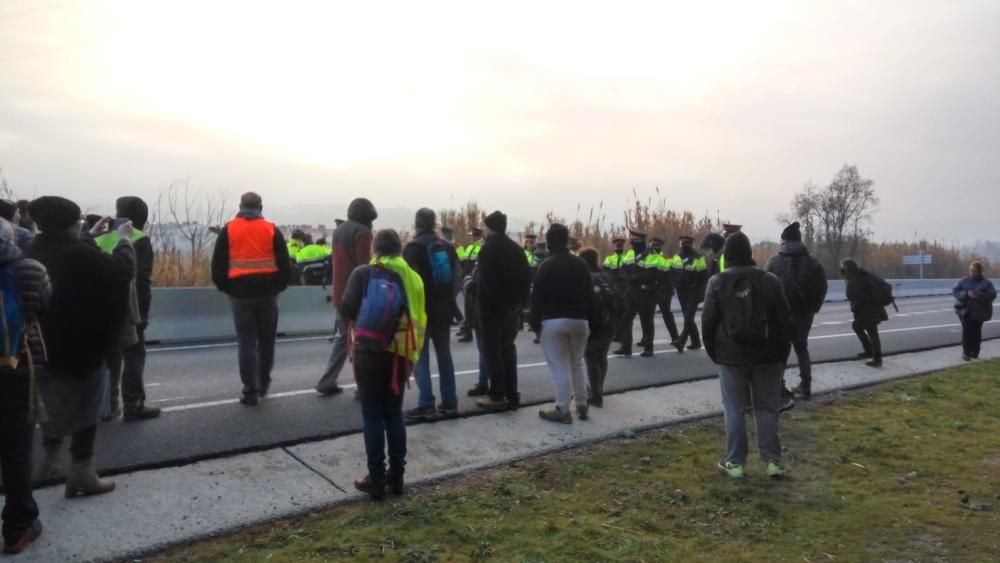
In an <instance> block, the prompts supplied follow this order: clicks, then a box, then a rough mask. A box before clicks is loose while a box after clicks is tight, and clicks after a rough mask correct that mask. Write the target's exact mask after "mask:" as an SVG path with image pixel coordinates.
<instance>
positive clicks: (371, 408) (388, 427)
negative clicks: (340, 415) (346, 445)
mask: <svg viewBox="0 0 1000 563" xmlns="http://www.w3.org/2000/svg"><path fill="white" fill-rule="evenodd" d="M396 361H402V360H400V359H399V358H397V357H396V356H395V355H394V354H392V353H391V352H365V351H362V350H357V351H355V353H354V378H355V379H356V380H357V382H358V391H359V392H360V394H361V417H362V431H363V433H364V437H365V454H366V455H367V457H368V475H369V477H370V478H371V480H372V481H374V482H384V481H385V458H386V455H385V454H386V445H387V443H388V449H389V467H390V469H391V470H393V471H396V472H399V473H402V471H403V467H404V466H405V465H406V421H405V420H404V419H403V390H404V389H405V387H406V383H405V381H400V383H399V386H398V391H399V394H398V395H397V394H396V392H394V391H393V390H392V377H393V362H396ZM398 369H399V372H398V375H399V376H400V378H402V376H403V375H404V374H405V371H406V367H405V366H404V365H400V366H399V367H398Z"/></svg>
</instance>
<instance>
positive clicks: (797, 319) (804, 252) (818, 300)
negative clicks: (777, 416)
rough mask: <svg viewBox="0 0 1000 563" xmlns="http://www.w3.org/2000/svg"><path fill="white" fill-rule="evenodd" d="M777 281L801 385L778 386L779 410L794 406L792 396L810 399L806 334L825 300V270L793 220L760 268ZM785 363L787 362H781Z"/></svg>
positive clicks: (809, 368) (810, 368)
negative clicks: (775, 251)
mask: <svg viewBox="0 0 1000 563" xmlns="http://www.w3.org/2000/svg"><path fill="white" fill-rule="evenodd" d="M764 269H765V270H767V271H768V272H771V273H772V274H774V275H775V276H777V277H778V279H780V280H781V285H782V287H783V288H784V290H785V297H786V298H787V299H788V306H789V307H791V309H792V318H791V321H792V326H793V332H792V346H793V347H794V348H795V357H796V358H798V360H799V377H800V378H801V380H802V381H801V382H800V383H799V385H798V387H796V388H795V390H794V393H793V392H792V391H789V390H788V389H787V388H786V387H785V385H784V383H782V385H781V396H782V402H781V407H782V410H787V409H788V408H791V407H792V406H794V405H795V403H794V399H793V396H794V397H798V398H801V399H809V398H810V397H811V396H812V360H811V359H810V357H809V331H810V330H812V324H813V317H815V316H816V314H817V313H819V311H820V309H822V308H823V302H824V301H825V300H826V289H827V283H826V271H825V270H823V265H822V264H820V263H819V260H817V259H816V258H815V257H814V256H813V255H812V254H810V253H809V249H808V248H807V247H806V245H805V244H803V243H802V232H801V231H800V229H799V222H798V221H796V222H794V223H792V224H791V225H788V227H786V228H785V230H784V231H782V232H781V250H779V251H778V254H776V255H774V256H772V257H771V259H770V260H768V261H767V267H765V268H764ZM785 363H786V364H787V363H788V359H787V358H786V359H785Z"/></svg>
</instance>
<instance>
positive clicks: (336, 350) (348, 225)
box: [316, 197, 378, 397]
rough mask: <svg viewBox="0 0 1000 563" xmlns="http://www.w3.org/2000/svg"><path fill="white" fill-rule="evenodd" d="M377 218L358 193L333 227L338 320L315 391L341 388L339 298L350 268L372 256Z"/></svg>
mask: <svg viewBox="0 0 1000 563" xmlns="http://www.w3.org/2000/svg"><path fill="white" fill-rule="evenodd" d="M377 218H378V212H377V211H375V205H373V204H372V202H371V201H369V200H367V199H365V198H363V197H359V198H356V199H354V200H352V201H351V204H350V205H348V206H347V221H345V222H343V223H341V224H340V225H338V226H337V229H336V230H334V231H333V284H332V288H333V289H332V294H331V297H332V298H333V307H334V308H335V309H337V313H338V314H337V321H336V325H335V326H334V329H333V349H332V350H331V351H330V359H329V360H327V362H326V370H325V371H324V372H323V375H322V376H321V377H320V379H319V382H318V383H316V392H317V393H319V394H320V395H322V396H324V397H327V396H331V395H339V394H340V393H341V392H343V389H342V388H341V387H340V385H338V384H337V379H338V378H339V377H340V370H342V369H344V363H345V362H346V361H347V325H346V324H344V322H343V321H342V320H341V315H340V314H339V313H340V302H341V301H342V300H343V298H344V289H345V288H346V287H347V280H348V278H350V276H351V272H352V271H354V269H355V268H357V267H358V266H364V265H366V264H368V262H369V261H370V260H371V257H372V222H373V221H375V219H377Z"/></svg>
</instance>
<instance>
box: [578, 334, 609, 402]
mask: <svg viewBox="0 0 1000 563" xmlns="http://www.w3.org/2000/svg"><path fill="white" fill-rule="evenodd" d="M610 348H611V335H610V334H609V335H605V336H594V335H590V338H588V339H587V347H586V348H585V349H584V351H583V360H584V362H586V364H587V380H588V382H589V383H590V396H591V397H593V398H595V399H601V398H602V397H604V379H605V378H606V377H607V375H608V350H609V349H610Z"/></svg>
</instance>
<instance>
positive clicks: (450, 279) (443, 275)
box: [427, 239, 455, 287]
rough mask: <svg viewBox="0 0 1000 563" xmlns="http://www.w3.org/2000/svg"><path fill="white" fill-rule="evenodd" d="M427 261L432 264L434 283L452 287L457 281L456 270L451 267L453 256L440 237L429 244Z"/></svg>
mask: <svg viewBox="0 0 1000 563" xmlns="http://www.w3.org/2000/svg"><path fill="white" fill-rule="evenodd" d="M427 262H428V263H430V265H431V279H432V280H433V281H434V285H445V286H448V287H451V286H452V284H454V283H455V277H454V272H452V269H451V257H450V256H448V250H447V249H446V248H445V247H444V244H443V243H442V242H441V240H440V239H435V240H433V241H432V242H431V243H430V244H428V245H427Z"/></svg>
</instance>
